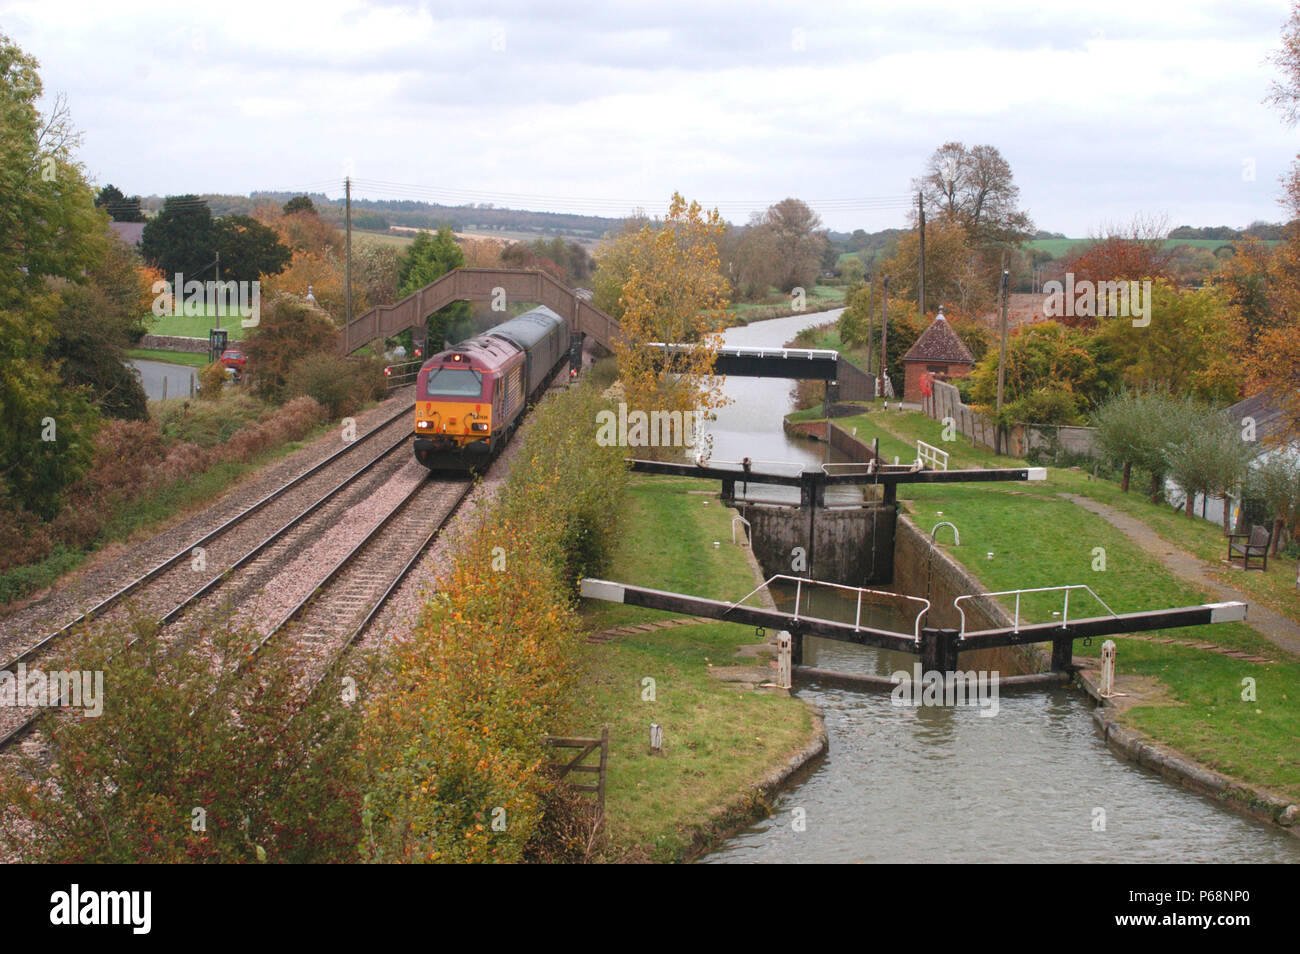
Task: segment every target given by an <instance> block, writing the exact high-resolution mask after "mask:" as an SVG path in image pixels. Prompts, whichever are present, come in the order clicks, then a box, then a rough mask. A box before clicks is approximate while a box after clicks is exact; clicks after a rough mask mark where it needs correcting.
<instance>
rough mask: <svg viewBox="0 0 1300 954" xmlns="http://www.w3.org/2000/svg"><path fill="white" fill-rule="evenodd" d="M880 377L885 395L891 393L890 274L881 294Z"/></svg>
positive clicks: (886, 277)
mask: <svg viewBox="0 0 1300 954" xmlns="http://www.w3.org/2000/svg"><path fill="white" fill-rule="evenodd" d="M880 379H881V389H882V390H884V391H885V397H891V396H892V395H890V394H889V390H890V388H889V387H888V385H889V383H890V382H889V276H888V275H886V276H885V289H884V294H882V295H881V296H880Z"/></svg>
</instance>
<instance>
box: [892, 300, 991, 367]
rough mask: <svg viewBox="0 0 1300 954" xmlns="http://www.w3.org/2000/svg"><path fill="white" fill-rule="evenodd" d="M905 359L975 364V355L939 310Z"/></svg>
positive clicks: (908, 351) (904, 356)
mask: <svg viewBox="0 0 1300 954" xmlns="http://www.w3.org/2000/svg"><path fill="white" fill-rule="evenodd" d="M903 360H904V361H935V362H949V363H952V362H960V363H963V364H974V363H975V356H974V355H972V354H971V353H970V349H969V348H967V347H966V345H965V343H964V342H963V341H962V340H961V338H959V337H957V332H955V331H953V330H952V326H951V325H950V324H948V320H947V319H946V318H944V317H943V312H939V314H938V316H936V317H935V319H934V321H932V322H930V327H929V328H926V329H925V331H923V332H921V337H919V338H917V339H916V344H914V345H912V347H911V348H909V349H908V350H907V354H905V355H903Z"/></svg>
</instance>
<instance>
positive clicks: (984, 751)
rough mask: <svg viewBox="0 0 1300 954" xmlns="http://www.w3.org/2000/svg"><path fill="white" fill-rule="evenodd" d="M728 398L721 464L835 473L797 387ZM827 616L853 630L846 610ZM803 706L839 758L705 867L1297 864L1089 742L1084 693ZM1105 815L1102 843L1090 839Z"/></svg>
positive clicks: (872, 664) (833, 700)
mask: <svg viewBox="0 0 1300 954" xmlns="http://www.w3.org/2000/svg"><path fill="white" fill-rule="evenodd" d="M837 314H838V313H836V312H832V313H825V314H821V315H810V316H801V317H796V318H785V319H776V320H773V321H767V322H759V323H756V324H754V325H751V326H748V327H745V328H737V329H730V330H729V331H728V333H727V336H726V343H727V344H728V345H744V346H754V347H776V346H780V345H782V344H784V343H785V342H786V341H789V340H790V339H792V338H793V337H794V335H795V334H796V333H797V332H798V331H799V330H800V329H801V328H803V327H807V326H810V325H818V324H823V323H825V322H827V321H830V320H833V319H834V318H835V317H836V315H837ZM726 391H727V395H728V396H729V397H730V398H732V401H733V403H732V404H730V405H729V406H727V407H725V408H723V409H722V410H721V411H720V412H719V413H718V419H717V421H716V422H715V423H714V427H713V429H712V433H713V434H714V447H713V454H714V457H715V458H718V459H723V460H736V459H739V458H740V457H743V456H750V457H752V458H755V459H757V458H760V457H761V458H765V459H772V460H790V461H797V462H799V463H801V464H803V465H804V466H805V467H819V466H820V465H821V464H822V462H823V461H824V460H825V459H826V458H824V457H823V454H824V452H825V450H826V448H825V445H823V444H816V443H811V442H805V441H798V440H791V439H790V438H788V437H786V435H785V433H784V432H783V430H782V427H781V418H782V416H783V415H784V414H786V413H788V411H789V410H790V408H791V406H792V397H791V386H790V382H788V381H783V380H770V379H753V378H751V379H743V378H731V379H729V380H728V381H727V385H726ZM789 600H790V595H789V594H786V593H782V594H778V601H779V602H785V603H786V604H787V605H788V604H789ZM837 602H839V603H842V604H843V605H841V606H836V605H835V604H836V603H837ZM816 612H817V614H818V615H825V616H829V617H832V618H842V619H846V620H849V621H851V619H852V616H851V613H852V609H851V606H850V605H849V604H848V603H844V602H843V601H833V600H828V601H826V602H825V603H822V604H819V605H818V606H817V608H816ZM891 618H892V620H893V622H892V625H890V626H889V628H891V629H897V630H910V629H911V615H910V614H909V615H907V616H902V615H899V616H893V617H891V616H890V615H888V614H887V612H886V615H882V616H876V617H873V619H872V620H871V622H872V623H874V624H877V625H880V624H884V623H886V622H888V621H889V620H890V619H891ZM915 661H916V660H915V657H913V656H908V655H902V654H897V653H890V652H887V651H883V650H876V649H871V648H866V647H859V646H853V645H849V644H844V643H839V642H832V641H827V640H819V639H814V638H809V639H807V640H805V644H804V662H805V663H806V664H807V665H809V666H814V667H818V668H823V669H833V670H837V671H844V672H852V673H872V674H880V675H888V674H890V673H892V672H895V671H898V670H906V671H909V672H910V671H911V669H912V666H913V664H914V663H915ZM962 663H963V666H965V667H967V668H975V667H974V666H972V665H971V663H970V662H969V661H968V660H967V659H966V657H963V660H962ZM799 696H800V698H803V699H806V700H808V701H810V702H812V703H814V704H815V705H817V706H818V707H819V708H820V709H821V710H822V712H823V714H824V716H825V721H826V731H827V733H828V736H829V739H830V749H829V752H828V754H827V755H826V757H825V758H823V759H821V760H820V761H819V762H818V763H817V764H815V765H814V766H813V767H812V768H811V769H810V770H809V771H808V772H807V774H806V776H805V777H803V778H802V779H801V780H800V781H799V782H798V783H797V784H796V785H794V786H792V787H791V788H789V789H788V790H787V791H785V792H784V793H783V794H782V795H781V796H780V797H779V799H778V801H777V804H776V807H775V810H774V812H773V814H772V815H771V816H770V817H768V818H766V819H764V820H762V821H761V822H759V823H757V824H755V825H753V826H751V827H749V828H748V829H746V830H745V831H743V832H741V833H740V834H738V835H736V836H735V837H733V838H730V839H728V840H727V841H726V842H724V843H723V844H722V845H721V846H720V847H719V848H718V849H717V850H715V851H714V852H712V853H711V854H710V855H708V856H707V857H706V858H705V859H703V860H704V861H706V862H709V863H728V862H880V861H900V862H901V861H999V862H1008V861H1031V862H1111V861H1122V862H1162V861H1163V862H1202V861H1216V862H1251V863H1259V862H1300V839H1296V838H1294V837H1292V836H1290V835H1287V834H1285V833H1284V832H1281V831H1278V830H1277V829H1274V828H1271V827H1269V826H1267V825H1264V824H1262V823H1259V822H1255V821H1253V820H1250V819H1247V818H1244V817H1242V816H1240V815H1237V814H1236V813H1234V812H1231V811H1228V810H1226V809H1224V808H1221V807H1219V806H1218V805H1217V804H1216V803H1214V802H1213V801H1212V800H1210V799H1208V798H1203V797H1201V796H1198V795H1195V794H1192V793H1190V792H1187V791H1184V790H1183V789H1181V788H1179V787H1178V786H1176V785H1174V784H1172V783H1170V782H1167V781H1165V780H1164V779H1162V778H1160V777H1159V776H1157V775H1155V774H1154V773H1151V772H1149V771H1147V770H1145V769H1141V768H1138V767H1137V766H1134V765H1132V764H1130V763H1128V762H1125V761H1123V760H1121V759H1120V758H1118V757H1117V756H1115V755H1113V754H1112V753H1111V752H1110V750H1109V749H1108V748H1107V747H1106V745H1105V743H1104V742H1102V741H1101V739H1100V738H1099V737H1098V735H1097V733H1096V732H1095V731H1094V729H1093V723H1092V719H1091V715H1090V712H1091V704H1090V702H1089V701H1088V699H1087V698H1086V697H1085V696H1084V695H1083V694H1082V693H1080V692H1077V691H1074V690H1069V689H1033V690H1015V691H1010V690H1009V691H1007V692H1005V693H1003V694H1001V695H1000V698H999V699H998V708H997V714H996V715H995V716H993V717H986V716H984V715H981V710H980V709H978V708H975V707H970V708H962V707H934V706H930V707H920V708H911V707H903V706H895V705H894V704H893V700H892V699H891V697H890V695H889V694H888V693H887V692H883V691H881V692H858V691H850V690H845V689H841V688H838V687H834V686H826V685H819V684H816V683H813V684H807V685H803V686H801V688H800V689H799ZM1100 813H1104V830H1095V829H1096V828H1097V827H1098V824H1099V822H1100V821H1101V820H1102V819H1103V815H1102V814H1100Z"/></svg>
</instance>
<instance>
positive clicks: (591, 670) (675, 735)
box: [575, 478, 812, 861]
mask: <svg viewBox="0 0 1300 954" xmlns="http://www.w3.org/2000/svg"><path fill="white" fill-rule="evenodd" d="M691 489H695V490H698V484H696V483H695V482H692V481H686V480H674V479H657V478H649V479H639V480H636V481H634V482H633V483H632V485H631V487H630V491H629V495H628V502H627V505H626V506H625V508H624V512H623V514H622V519H621V533H620V543H619V548H618V550H617V552H616V553H615V556H614V563H613V566H612V567H611V569H610V571H609V576H610V578H611V579H614V580H619V581H623V582H629V583H631V582H635V583H637V584H640V585H644V586H653V587H656V588H660V589H667V590H677V591H683V592H689V593H694V594H699V595H703V596H711V597H714V598H717V599H730V600H736V599H739V598H740V597H742V596H744V595H746V594H747V593H749V592H750V591H751V590H752V589H753V588H754V578H753V574H752V572H751V570H750V568H749V564H748V563H747V561H746V560H745V558H744V556H743V552H742V551H741V550H739V549H737V548H735V547H733V546H732V544H731V513H730V511H728V510H726V509H725V508H724V507H722V506H721V505H720V503H719V502H718V500H717V498H716V497H714V496H712V495H708V496H706V495H702V494H698V493H688V492H687V491H689V490H691ZM714 541H718V542H719V543H720V544H721V546H719V547H717V548H715V547H714V546H713V543H714ZM667 618H670V617H669V616H668V614H665V613H660V612H656V611H653V610H645V609H639V608H636V607H628V606H622V605H618V604H611V603H588V604H586V605H585V606H584V608H583V619H584V623H585V624H586V625H588V626H590V628H591V629H592V630H604V629H610V628H613V627H616V626H627V625H632V624H636V623H648V622H656V621H659V620H662V619H667ZM754 642H755V636H754V632H753V630H752V629H750V628H749V627H746V626H737V625H731V624H725V623H709V624H699V625H689V626H677V627H672V628H669V629H661V630H654V631H651V632H647V633H643V634H638V635H630V636H616V637H614V638H613V640H612V641H610V642H607V643H600V644H596V645H592V646H590V647H589V649H590V652H589V653H588V654H587V663H586V665H587V673H586V679H585V680H584V686H585V688H584V695H585V698H584V699H583V700H582V701H581V703H580V706H579V709H580V711H581V712H582V713H583V715H582V717H581V718H582V720H583V721H582V724H580V725H578V726H575V730H578V729H581V730H583V731H584V732H585V731H587V730H590V729H591V727H592V724H597V725H598V724H600V723H607V724H608V725H609V727H610V761H609V776H608V788H607V795H606V811H607V819H608V821H607V824H608V826H609V827H608V832H609V851H610V853H611V854H612V855H613V856H614V857H617V858H622V859H629V860H638V859H652V860H656V861H672V860H680V859H682V858H683V857H685V856H687V854H688V853H689V852H690V851H691V849H692V847H693V846H695V845H696V844H698V842H699V840H700V839H701V838H703V839H705V840H707V839H708V838H709V837H710V836H711V835H716V834H720V832H718V831H717V830H716V828H717V826H719V824H720V823H725V820H726V818H727V816H728V814H729V813H730V812H729V810H731V811H734V809H736V808H737V807H738V805H737V802H738V800H740V801H743V800H744V798H745V797H746V793H747V792H748V791H749V790H750V789H751V788H752V787H753V786H754V785H755V784H756V783H757V782H758V781H759V780H760V779H761V778H762V777H763V775H765V774H766V773H767V772H768V771H770V770H771V769H772V768H774V767H775V766H777V765H779V764H781V763H782V762H784V761H785V760H786V759H788V758H790V757H792V756H793V755H794V754H795V753H797V752H798V751H799V750H801V749H802V748H803V747H804V746H805V745H806V744H807V742H808V740H809V737H810V733H811V731H812V721H811V716H810V714H809V712H808V710H807V708H806V707H805V706H804V705H803V704H802V703H801V702H799V701H798V700H796V699H792V698H790V697H788V696H786V695H784V694H780V693H775V694H768V693H764V692H754V691H751V690H749V689H748V688H745V687H743V686H742V687H740V688H737V685H738V684H736V683H731V684H728V683H727V682H725V681H724V680H722V679H720V678H718V677H717V676H715V675H711V674H710V670H712V669H715V668H718V667H725V666H731V665H734V664H736V662H737V661H736V660H735V659H734V658H733V657H734V655H735V653H736V651H737V650H738V649H740V647H742V646H745V645H747V644H752V643H754ZM763 665H766V663H765V661H764V662H763ZM647 678H648V679H653V680H654V683H653V686H654V693H653V696H654V698H653V700H649V699H646V698H644V695H645V690H646V686H647V685H648V684H647V683H645V680H646V679H647ZM652 722H657V723H659V724H660V725H662V726H663V727H664V754H663V755H651V754H650V752H649V731H650V724H651V723H652Z"/></svg>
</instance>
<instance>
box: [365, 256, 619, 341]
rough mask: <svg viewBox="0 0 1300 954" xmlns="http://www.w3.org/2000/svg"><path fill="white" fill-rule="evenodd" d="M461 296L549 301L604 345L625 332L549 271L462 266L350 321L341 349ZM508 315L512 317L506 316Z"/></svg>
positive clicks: (393, 330)
mask: <svg viewBox="0 0 1300 954" xmlns="http://www.w3.org/2000/svg"><path fill="white" fill-rule="evenodd" d="M457 301H483V302H491V303H493V304H496V303H498V302H503V303H504V302H529V303H532V304H538V305H545V306H546V307H547V308H549V309H551V311H553V312H555V313H556V314H557V315H560V316H562V317H563V318H565V319H566V320H567V321H568V322H569V329H570V330H571V331H573V332H575V333H577V332H580V333H582V334H584V335H586V336H587V337H589V338H591V339H592V340H594V341H595V342H596V343H597V344H599V345H601V346H602V347H604V348H612V347H613V344H614V342H615V341H616V340H619V339H621V338H622V337H623V330H622V329H621V328H620V327H619V325H618V322H617V321H615V320H614V319H613V318H611V317H610V316H609V315H607V314H605V313H604V312H603V311H601V310H600V309H599V308H597V307H596V306H595V305H593V304H592V303H591V302H589V301H587V300H586V299H584V298H583V297H582V296H581V295H579V294H578V293H577V292H576V291H574V290H573V289H572V288H569V287H568V286H566V285H564V284H563V283H562V282H559V281H557V280H556V279H554V278H552V277H551V276H550V275H548V274H546V273H545V272H539V271H533V270H522V269H511V268H457V269H453V270H452V271H450V272H448V273H447V274H446V275H443V276H442V277H441V278H439V279H438V280H437V281H435V282H430V283H429V284H428V285H425V286H424V287H423V288H421V289H419V290H418V291H416V292H413V293H411V294H410V295H407V296H406V297H405V298H403V299H402V300H401V301H399V302H397V303H396V304H392V305H379V306H377V307H375V308H371V309H370V310H369V311H367V312H366V313H365V314H363V315H358V316H357V317H355V318H353V319H352V321H350V322H348V324H347V325H345V326H344V328H343V331H342V334H341V335H340V336H339V351H340V352H341V353H342V354H345V355H346V354H352V353H353V352H355V351H357V350H359V349H360V348H363V347H365V346H366V345H367V344H369V343H370V342H372V341H375V340H380V341H382V340H383V339H384V338H390V337H392V336H393V335H396V334H400V333H401V332H403V331H406V330H407V329H408V328H419V327H423V326H424V321H425V319H426V318H428V316H429V315H431V314H433V313H434V312H435V311H437V310H438V309H439V308H442V307H444V306H446V305H450V304H451V303H452V302H457ZM502 317H503V318H505V317H507V316H506V315H504V314H503V315H502Z"/></svg>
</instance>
